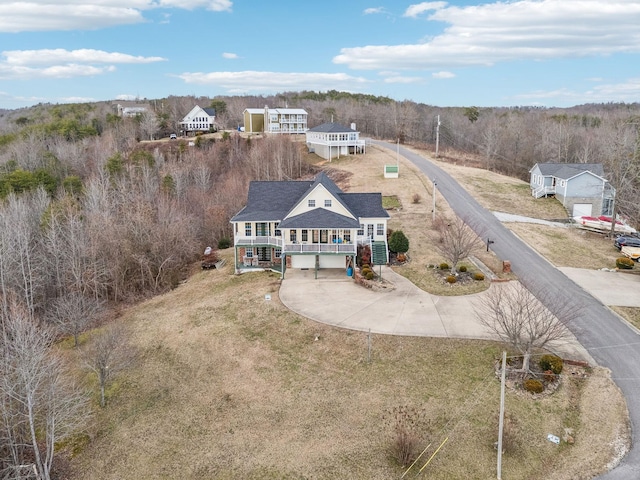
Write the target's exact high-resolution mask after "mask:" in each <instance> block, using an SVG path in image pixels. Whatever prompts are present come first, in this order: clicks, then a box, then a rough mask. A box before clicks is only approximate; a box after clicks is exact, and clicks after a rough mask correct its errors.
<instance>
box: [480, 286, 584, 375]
mask: <svg viewBox="0 0 640 480" xmlns="http://www.w3.org/2000/svg"><path fill="white" fill-rule="evenodd" d="M542 296H543V297H544V298H545V302H546V304H547V305H549V308H547V307H545V306H544V305H543V304H542V303H541V302H540V301H538V299H537V298H536V297H534V296H533V295H532V294H531V293H529V291H528V290H527V289H525V288H524V287H523V286H521V285H520V284H519V283H516V282H509V283H507V284H495V285H492V287H491V288H490V289H489V290H488V291H487V292H486V293H485V294H484V295H483V296H482V297H481V300H480V302H479V305H478V310H477V316H478V320H479V321H480V323H482V324H483V325H484V326H485V327H487V328H488V329H489V330H491V331H492V332H493V333H495V334H496V335H498V337H500V338H501V339H502V340H503V341H504V342H506V343H508V344H509V345H511V346H512V347H513V348H514V349H516V350H517V351H518V352H520V353H521V354H522V355H523V363H522V370H523V371H524V372H528V371H529V361H530V358H531V354H532V353H533V352H534V350H536V349H543V348H545V347H547V346H548V345H549V344H550V343H552V342H555V341H559V340H563V339H566V338H567V336H569V334H570V331H569V329H568V328H567V326H568V325H570V324H571V322H572V321H573V320H575V319H576V318H577V317H578V315H579V314H580V308H579V307H578V306H577V305H574V304H573V303H572V302H569V301H567V299H566V298H561V297H560V296H559V295H557V294H554V293H553V292H543V293H542ZM550 309H551V310H553V312H554V313H552V312H551V310H550Z"/></svg>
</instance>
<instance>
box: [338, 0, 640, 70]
mask: <svg viewBox="0 0 640 480" xmlns="http://www.w3.org/2000/svg"><path fill="white" fill-rule="evenodd" d="M441 3H443V2H426V3H421V4H417V5H412V6H410V7H409V8H408V9H407V11H406V12H405V16H415V15H418V14H419V13H421V12H424V11H426V10H434V9H435V10H434V11H433V12H432V13H431V14H430V15H429V16H428V18H427V19H428V20H429V21H431V22H442V23H445V24H447V25H448V27H447V28H446V29H445V30H444V31H443V32H442V33H441V34H440V35H437V36H435V37H432V38H429V39H428V40H427V41H425V42H421V43H419V42H416V43H414V44H405V45H375V46H374V45H368V46H361V47H354V48H343V49H342V50H341V51H340V54H339V55H337V56H336V57H334V59H333V62H334V63H336V64H343V65H348V66H349V67H350V68H352V69H363V70H369V69H431V68H443V67H452V66H468V65H485V66H487V65H493V64H495V63H497V62H506V61H513V60H527V59H529V60H545V59H555V58H569V57H585V56H601V55H610V54H614V53H619V52H623V53H636V52H640V30H639V29H638V24H640V2H629V1H624V0H610V1H607V2H603V1H601V0H580V1H578V0H540V1H531V0H520V1H515V2H496V3H490V4H482V5H476V6H464V7H455V6H454V7H442V8H436V7H438V6H439V5H440V4H441Z"/></svg>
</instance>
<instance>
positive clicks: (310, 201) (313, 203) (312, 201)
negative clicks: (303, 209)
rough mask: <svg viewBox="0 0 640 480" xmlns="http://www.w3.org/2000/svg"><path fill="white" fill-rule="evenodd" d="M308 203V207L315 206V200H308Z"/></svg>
mask: <svg viewBox="0 0 640 480" xmlns="http://www.w3.org/2000/svg"><path fill="white" fill-rule="evenodd" d="M308 205H309V207H315V206H316V201H315V200H309V203H308Z"/></svg>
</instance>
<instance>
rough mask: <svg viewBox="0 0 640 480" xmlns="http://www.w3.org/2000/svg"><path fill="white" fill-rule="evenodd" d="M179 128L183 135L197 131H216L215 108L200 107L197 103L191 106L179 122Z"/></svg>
mask: <svg viewBox="0 0 640 480" xmlns="http://www.w3.org/2000/svg"><path fill="white" fill-rule="evenodd" d="M180 129H181V130H182V133H183V134H184V135H193V134H195V133H197V132H202V133H206V132H215V131H216V110H215V108H202V107H200V106H198V105H196V106H195V107H193V108H192V109H191V111H190V112H189V113H187V115H186V116H185V117H184V118H183V119H182V121H181V122H180Z"/></svg>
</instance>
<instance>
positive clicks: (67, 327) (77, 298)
mask: <svg viewBox="0 0 640 480" xmlns="http://www.w3.org/2000/svg"><path fill="white" fill-rule="evenodd" d="M101 308H102V305H101V302H100V301H98V300H96V299H95V297H87V296H85V295H82V294H81V293H79V292H71V293H67V294H66V295H63V296H61V297H58V298H57V299H56V300H55V301H54V302H53V305H52V306H51V309H50V310H49V312H48V317H49V320H50V321H51V322H52V323H53V324H55V325H56V327H57V329H58V331H59V332H60V333H62V334H63V335H73V343H74V346H76V347H77V346H78V336H79V335H80V334H81V333H82V332H84V331H85V330H86V329H87V327H88V326H89V325H91V324H92V323H93V322H94V321H95V320H96V318H97V317H98V315H99V314H100V311H101Z"/></svg>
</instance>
